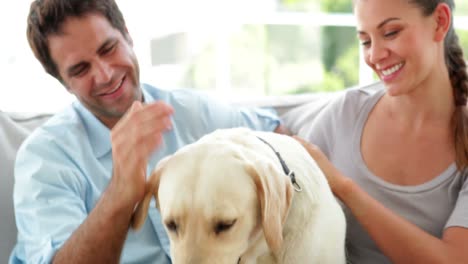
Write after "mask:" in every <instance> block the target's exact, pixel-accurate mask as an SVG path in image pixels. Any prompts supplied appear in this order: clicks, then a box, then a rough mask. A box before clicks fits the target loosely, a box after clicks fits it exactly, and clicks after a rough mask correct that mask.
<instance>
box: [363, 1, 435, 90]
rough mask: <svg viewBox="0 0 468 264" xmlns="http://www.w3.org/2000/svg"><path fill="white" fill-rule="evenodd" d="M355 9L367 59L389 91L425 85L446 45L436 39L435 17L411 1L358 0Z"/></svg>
mask: <svg viewBox="0 0 468 264" xmlns="http://www.w3.org/2000/svg"><path fill="white" fill-rule="evenodd" d="M354 11H355V14H356V18H357V32H358V38H359V40H360V42H361V44H362V48H363V52H364V59H365V61H366V63H367V64H368V65H369V66H370V67H371V68H372V69H373V70H374V71H375V72H376V73H377V75H378V76H379V78H380V79H381V80H382V81H383V82H384V83H385V84H386V87H387V89H388V93H389V94H390V95H398V94H404V93H408V92H410V91H411V90H412V89H414V88H415V87H419V86H424V83H425V82H426V81H427V80H428V78H429V76H430V75H431V71H432V70H433V68H434V65H435V63H436V62H437V60H438V59H440V58H437V57H440V50H441V48H440V47H442V45H440V41H436V39H435V30H436V27H437V23H436V20H435V19H434V18H433V17H434V16H432V15H431V16H423V13H422V10H421V9H419V8H418V7H417V6H416V5H414V4H410V3H409V1H407V0H391V1H388V0H357V1H355V6H354ZM442 49H443V47H442ZM438 53H439V55H437V54H438ZM442 54H443V50H442Z"/></svg>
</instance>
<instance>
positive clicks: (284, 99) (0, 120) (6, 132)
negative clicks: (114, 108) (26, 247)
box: [0, 85, 373, 263]
mask: <svg viewBox="0 0 468 264" xmlns="http://www.w3.org/2000/svg"><path fill="white" fill-rule="evenodd" d="M372 86H373V85H371V86H369V87H370V88H372ZM336 94H337V93H336V92H335V93H318V94H317V93H316V94H301V95H291V96H281V97H263V98H257V99H250V100H245V101H242V102H232V103H233V104H236V105H244V106H261V107H273V108H275V109H276V110H277V111H278V114H279V115H280V117H281V118H282V120H283V121H284V123H285V124H286V126H287V127H288V128H289V129H290V130H291V131H292V132H293V133H297V132H298V131H300V130H301V129H302V128H304V126H306V125H307V124H308V123H309V122H308V121H310V120H311V119H312V118H313V117H314V116H315V115H316V114H317V113H318V112H319V111H320V110H321V109H323V107H324V106H325V105H326V104H327V103H328V102H329V101H330V100H331V98H333V97H335V96H336ZM50 116H51V114H24V113H22V114H18V113H6V112H1V111H0V149H1V152H0V212H1V218H0V263H7V262H8V258H9V255H10V252H11V250H12V249H13V247H14V245H15V243H16V234H17V230H16V225H15V218H14V211H13V184H14V176H13V166H14V160H15V155H16V151H17V149H18V147H19V146H20V144H21V143H22V141H23V140H24V139H25V138H26V137H27V136H28V135H29V134H30V133H31V132H32V131H33V130H34V129H35V128H36V127H38V126H39V125H41V124H42V123H44V122H45V121H46V120H47V119H48V118H49V117H50Z"/></svg>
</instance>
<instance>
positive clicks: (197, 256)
mask: <svg viewBox="0 0 468 264" xmlns="http://www.w3.org/2000/svg"><path fill="white" fill-rule="evenodd" d="M212 139H213V140H202V141H200V142H198V143H195V144H192V145H190V146H187V147H184V148H183V149H181V150H179V151H178V152H176V153H175V154H174V155H173V156H170V157H168V158H166V159H164V160H163V161H161V162H160V163H159V164H158V166H157V167H156V169H155V170H154V172H153V173H152V175H151V176H150V179H149V181H148V185H147V194H146V196H145V199H144V201H143V202H141V203H140V204H139V206H138V208H137V210H136V212H135V215H134V221H133V227H134V228H136V229H138V228H139V227H140V226H141V225H142V224H143V222H144V221H145V218H146V215H147V212H148V206H149V202H150V200H151V197H152V196H154V197H155V198H156V200H157V202H158V203H157V204H158V207H159V210H160V213H161V217H162V221H163V224H164V226H165V228H166V230H167V232H168V234H169V237H170V240H171V255H172V259H173V262H174V263H176V264H177V263H227V264H235V263H238V260H239V258H240V257H241V256H242V255H244V254H245V253H246V252H247V251H251V250H252V247H254V246H255V244H258V243H261V242H259V241H264V240H263V239H262V238H263V237H264V238H265V240H266V242H267V244H268V246H269V248H270V250H271V251H273V252H275V251H278V250H279V249H280V247H281V243H282V228H283V223H284V221H285V219H286V216H287V213H288V209H289V206H290V204H291V201H292V195H293V190H292V186H291V184H290V182H289V179H288V177H286V176H285V175H284V173H283V172H282V171H280V170H279V169H278V167H277V166H275V165H274V161H272V160H270V159H268V158H266V157H262V156H261V155H258V154H256V153H255V151H254V150H252V149H249V148H246V147H243V146H240V145H238V144H235V143H233V142H231V141H229V140H223V139H219V138H218V139H216V138H212ZM276 162H277V161H276ZM262 231H263V232H262ZM263 243H264V242H263ZM213 261H215V262H213Z"/></svg>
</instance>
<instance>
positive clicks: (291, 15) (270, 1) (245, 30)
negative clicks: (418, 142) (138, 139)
mask: <svg viewBox="0 0 468 264" xmlns="http://www.w3.org/2000/svg"><path fill="white" fill-rule="evenodd" d="M30 2H31V1H30V0H15V1H4V2H2V4H0V6H1V7H2V8H0V23H1V25H2V33H3V36H2V41H1V42H0V70H1V75H2V85H1V86H0V110H1V111H5V112H27V113H31V112H55V111H58V110H60V109H61V108H63V107H64V106H66V105H67V104H69V103H70V102H71V100H73V99H74V98H73V97H72V96H71V95H70V94H68V93H67V92H66V90H65V88H64V87H63V86H62V85H61V84H60V83H59V82H58V81H56V80H55V79H54V78H52V77H50V76H49V75H47V74H46V73H45V72H44V70H43V69H42V66H41V65H40V64H39V62H37V60H36V59H35V58H34V56H33V54H32V52H31V50H30V48H29V46H28V43H27V40H26V33H25V31H26V17H27V13H28V11H29V4H30ZM117 2H118V4H119V6H120V8H121V10H122V12H123V13H124V16H125V19H126V22H127V26H128V29H129V32H130V35H131V36H132V38H133V41H134V49H135V52H136V53H137V56H138V60H139V64H140V69H141V80H142V81H143V82H149V83H151V84H153V85H155V86H157V87H160V88H162V89H174V88H193V89H199V90H202V91H205V92H207V93H210V94H213V96H220V97H225V98H228V99H233V98H242V97H245V96H251V97H257V96H264V95H283V94H295V93H306V92H317V91H334V90H339V89H344V88H346V87H351V86H354V85H363V84H367V83H370V82H373V81H374V76H373V74H372V72H371V71H370V70H369V69H368V67H366V66H365V65H364V64H363V61H362V58H360V52H359V44H358V41H357V39H356V38H355V29H354V24H355V22H354V17H353V15H352V14H351V4H350V3H351V0H349V1H348V2H346V1H340V3H342V2H343V3H344V4H341V6H342V7H338V6H337V5H333V4H330V3H334V1H333V0H320V1H319V0H302V1H301V0H295V1H292V0H291V1H286V0H254V1H252V0H236V1H232V0H231V1H228V0H197V1H190V0H171V1H156V0H153V1H151V0H117ZM456 2H457V4H459V5H460V4H461V1H456ZM461 6H462V9H461V10H462V11H460V12H459V13H457V18H456V19H455V24H456V26H457V30H458V31H459V32H460V33H461V36H460V39H461V42H462V45H463V47H464V50H465V51H466V50H467V47H468V37H467V36H468V16H467V15H468V4H465V3H463V4H461Z"/></svg>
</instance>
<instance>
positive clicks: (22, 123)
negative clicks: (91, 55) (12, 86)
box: [0, 112, 50, 263]
mask: <svg viewBox="0 0 468 264" xmlns="http://www.w3.org/2000/svg"><path fill="white" fill-rule="evenodd" d="M49 116H50V115H24V114H23V115H18V114H12V113H10V114H7V113H4V112H0V212H1V213H0V215H1V216H0V263H8V257H9V255H10V253H11V250H12V249H13V247H14V245H15V243H16V233H17V231H16V224H15V217H14V212H13V182H14V177H13V165H14V162H15V156H16V151H17V150H18V147H19V146H20V144H21V143H22V142H23V140H24V139H25V138H26V137H27V136H28V135H29V133H31V131H32V130H33V129H35V128H36V127H37V126H39V125H40V124H42V123H43V122H44V121H45V120H47V118H48V117H49Z"/></svg>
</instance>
